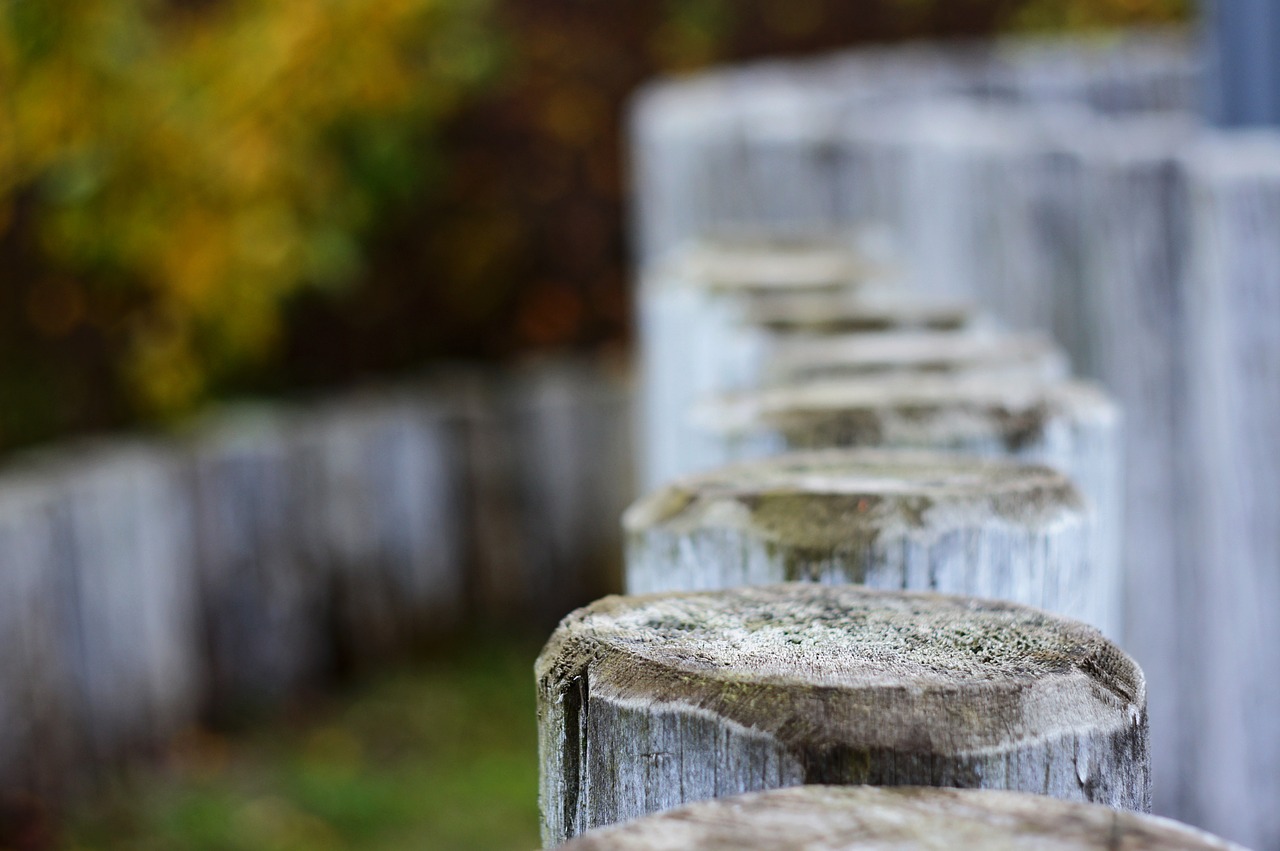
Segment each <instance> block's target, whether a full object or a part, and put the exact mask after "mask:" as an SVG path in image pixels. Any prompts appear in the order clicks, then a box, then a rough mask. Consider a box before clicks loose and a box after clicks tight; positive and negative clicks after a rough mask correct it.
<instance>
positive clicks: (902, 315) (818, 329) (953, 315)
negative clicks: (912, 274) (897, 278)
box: [741, 283, 991, 338]
mask: <svg viewBox="0 0 1280 851" xmlns="http://www.w3.org/2000/svg"><path fill="white" fill-rule="evenodd" d="M741 321H742V324H743V325H745V326H747V327H749V328H758V329H760V330H761V331H763V332H766V333H769V334H777V335H787V334H806V335H815V336H820V337H824V338H825V337H826V336H837V335H846V334H853V333H859V334H862V333H876V332H886V333H887V332H892V331H904V332H905V331H910V332H920V331H966V330H976V329H988V328H989V326H990V325H991V323H990V320H989V317H986V316H982V315H979V313H978V311H977V308H976V307H975V306H974V305H973V304H971V303H968V302H963V301H956V300H947V299H937V298H930V297H929V296H927V295H924V294H921V293H918V292H914V291H907V290H905V289H902V288H900V287H897V286H894V285H893V284H892V283H886V284H885V285H883V286H865V287H859V288H857V289H842V290H838V291H834V292H828V291H814V290H810V291H806V292H769V291H759V290H758V291H756V292H753V293H752V295H751V298H750V299H749V300H748V301H746V303H744V304H743V306H742V320H741Z"/></svg>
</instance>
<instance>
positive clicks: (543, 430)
mask: <svg viewBox="0 0 1280 851" xmlns="http://www.w3.org/2000/svg"><path fill="white" fill-rule="evenodd" d="M631 419H632V416H631V410H630V387H629V384H628V379H627V378H626V377H625V374H623V373H622V372H621V371H620V370H610V369H609V368H607V367H588V366H587V365H585V364H573V363H565V362H560V363H545V364H541V365H537V366H530V367H528V368H526V369H523V370H521V371H517V372H513V373H509V374H505V375H504V374H501V373H499V372H497V371H496V370H490V371H484V372H481V371H479V370H474V371H472V370H466V369H463V368H459V369H456V370H455V369H449V370H441V371H439V372H438V373H437V374H433V375H431V376H428V377H424V378H423V379H422V380H421V381H407V382H403V383H400V384H397V385H392V386H387V387H383V388H379V389H369V390H367V391H362V392H357V393H352V394H349V395H347V396H344V397H341V398H335V399H329V400H327V401H319V402H315V403H312V404H296V405H288V404H284V403H278V404H277V403H273V404H269V405H268V404H263V405H256V406H255V405H240V406H233V407H231V408H228V409H227V410H225V411H223V412H221V413H217V414H211V415H209V416H208V417H206V418H205V419H204V420H202V421H200V422H196V423H192V424H189V425H188V426H187V427H185V428H184V429H182V430H181V431H180V432H179V433H176V434H169V435H165V436H155V437H151V438H143V437H137V438H102V439H99V440H96V441H93V442H86V443H85V444H83V445H80V446H68V445H65V444H64V445H60V446H57V447H52V448H49V449H45V450H39V451H33V452H30V453H28V454H26V455H25V456H21V457H17V458H13V459H10V460H9V461H8V463H7V464H6V466H5V468H4V470H3V472H0V799H4V800H9V799H10V798H11V796H13V795H15V794H27V795H30V794H35V795H37V796H39V797H41V798H56V797H57V796H59V795H63V794H65V793H67V792H68V791H71V790H73V789H75V788H77V787H79V786H81V785H83V783H84V782H85V781H86V780H91V779H93V778H94V777H95V776H97V775H98V774H99V771H100V770H101V769H103V768H109V767H112V766H115V765H117V764H119V763H120V762H121V761H122V760H125V759H127V758H130V757H133V756H136V755H138V754H139V753H147V752H155V751H157V750H159V749H162V748H163V747H164V746H165V745H166V743H168V742H170V741H171V740H172V738H173V737H174V736H175V735H176V734H178V733H179V732H181V731H184V730H186V729H187V728H189V727H192V726H193V725H195V724H197V723H198V722H200V721H202V720H205V719H207V718H208V717H210V716H211V715H215V716H216V715H224V716H225V715H226V714H227V713H236V712H239V711H243V710H245V709H250V708H252V707H254V706H262V705H266V704H269V703H272V702H275V701H279V700H287V699H290V698H294V697H297V696H299V695H301V694H306V693H308V692H309V691H310V690H311V689H314V688H315V687H316V686H318V685H322V684H323V683H324V681H325V678H326V677H329V676H332V675H333V674H334V673H339V672H341V671H343V670H348V671H349V670H352V669H357V670H358V669H360V668H362V667H364V666H365V665H367V664H369V663H371V662H375V661H378V660H383V659H386V658H388V657H390V656H392V655H395V654H400V653H404V652H406V651H408V650H410V649H412V648H413V647H414V646H415V645H416V644H417V643H419V642H422V641H431V640H434V639H435V638H436V637H437V636H441V635H444V634H446V633H448V632H450V631H454V630H457V629H458V628H460V627H463V626H469V625H474V624H475V623H476V622H477V621H479V622H487V623H490V624H505V625H508V626H510V625H513V624H515V625H519V624H523V625H526V626H528V625H542V626H543V627H544V628H545V627H546V626H548V625H550V624H553V623H555V621H556V620H557V619H558V618H559V617H561V616H562V615H563V613H564V612H565V611H567V610H569V609H570V608H572V607H573V606H575V605H581V604H582V603H584V602H587V601H589V600H591V599H593V598H595V597H597V596H599V595H600V594H602V593H604V592H605V591H607V590H608V589H610V588H612V587H615V583H616V579H612V578H611V577H610V575H609V572H608V571H607V570H602V569H601V565H602V564H608V563H614V564H615V568H614V573H616V561H617V556H616V555H615V554H616V553H617V552H618V551H619V550H620V543H619V535H618V532H617V526H616V523H615V522H614V521H613V518H614V517H615V516H616V514H617V513H618V512H619V511H621V510H622V508H623V507H625V505H626V503H627V501H628V500H629V499H630V498H631V484H630V477H629V465H628V452H629V447H630V444H631V440H630V431H631Z"/></svg>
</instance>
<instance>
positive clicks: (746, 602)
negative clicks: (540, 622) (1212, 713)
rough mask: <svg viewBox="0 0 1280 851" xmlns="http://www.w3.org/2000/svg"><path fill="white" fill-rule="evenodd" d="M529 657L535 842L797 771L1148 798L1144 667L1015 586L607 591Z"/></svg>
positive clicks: (852, 780) (838, 780)
mask: <svg viewBox="0 0 1280 851" xmlns="http://www.w3.org/2000/svg"><path fill="white" fill-rule="evenodd" d="M535 671H536V675H537V682H538V718H539V750H540V755H541V757H540V758H541V762H542V779H541V804H542V817H543V841H544V843H546V844H547V845H548V846H551V845H554V844H556V843H558V842H562V841H564V840H565V839H567V838H570V837H572V836H575V835H577V834H579V833H581V832H583V831H585V830H589V829H591V828H594V827H599V826H602V825H606V824H612V823H615V822H619V821H625V820H627V819H630V818H635V817H637V816H641V815H646V814H648V813H653V812H657V811H660V810H664V809H669V808H671V807H674V806H677V805H679V804H682V803H686V802H690V801H695V800H700V799H705V798H712V797H721V796H725V795H734V794H739V793H742V792H747V791H755V790H760V789H767V788H774V787H782V786H794V785H800V784H802V783H829V784H840V785H843V784H862V783H869V784H872V785H930V786H961V787H979V788H996V789H1014V790H1022V791H1032V792H1037V793H1042V794H1047V795H1051V796H1055V797H1061V798H1065V799H1068V800H1080V801H1093V802H1099V803H1105V804H1108V805H1110V806H1116V807H1121V808H1126V809H1138V810H1145V809H1147V808H1149V805H1150V788H1149V777H1148V774H1149V767H1148V764H1147V759H1148V757H1147V744H1146V742H1147V730H1146V708H1145V705H1146V691H1145V685H1144V683H1143V678H1142V672H1141V670H1140V669H1139V668H1138V667H1137V665H1136V664H1135V663H1134V662H1133V661H1132V660H1131V659H1129V658H1128V657H1127V656H1125V655H1124V654H1123V653H1122V652H1121V651H1120V650H1119V649H1118V648H1116V647H1115V645H1113V644H1112V643H1111V642H1109V641H1108V640H1107V639H1105V638H1104V637H1103V636H1102V634H1101V633H1099V632H1097V631H1096V630H1094V629H1092V628H1090V627H1088V626H1085V625H1084V624H1080V623H1079V622H1076V621H1071V620H1068V619H1065V618H1060V617H1057V616H1054V615H1050V614H1048V613H1046V612H1043V611H1040V610H1037V609H1032V608H1029V607H1024V606H1019V605H1016V604H1013V603H1007V602H995V601H980V600H976V599H972V598H965V597H946V596H939V595H934V594H917V593H909V592H885V591H875V590H870V589H866V588H860V587H857V586H824V585H811V584H804V583H792V584H787V585H772V586H762V587H756V588H740V589H734V590H726V591H714V592H690V593H683V594H659V595H650V596H644V597H609V598H605V599H603V600H600V601H598V602H596V603H594V604H593V605H591V606H589V607H587V608H585V609H581V610H579V611H577V612H575V613H574V614H572V615H570V616H569V617H568V618H566V619H565V620H564V621H563V622H562V623H561V625H560V627H559V628H558V629H557V630H556V632H555V633H554V634H553V635H552V637H551V640H550V641H549V642H548V644H547V646H546V648H544V650H543V652H542V655H541V656H540V657H539V659H538V662H537V664H536V666H535Z"/></svg>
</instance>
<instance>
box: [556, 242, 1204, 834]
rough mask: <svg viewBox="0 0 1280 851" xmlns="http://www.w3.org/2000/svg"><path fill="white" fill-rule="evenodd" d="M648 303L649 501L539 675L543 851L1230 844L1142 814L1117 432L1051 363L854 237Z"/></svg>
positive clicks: (672, 275)
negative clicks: (900, 273) (1124, 645)
mask: <svg viewBox="0 0 1280 851" xmlns="http://www.w3.org/2000/svg"><path fill="white" fill-rule="evenodd" d="M639 302H640V305H639V307H640V328H641V349H642V371H641V399H640V402H641V406H642V408H643V410H644V415H645V428H644V434H645V435H646V437H648V438H650V440H649V441H648V443H647V454H646V456H645V459H644V462H643V463H642V465H641V466H642V474H643V475H644V477H645V480H646V481H647V482H648V483H649V485H650V486H651V487H652V490H651V492H650V493H649V494H648V495H646V496H644V497H643V498H641V499H640V500H639V501H637V502H635V503H634V504H633V505H632V506H631V507H630V508H629V509H628V510H627V512H626V513H625V514H624V516H623V526H624V530H625V534H626V559H625V565H624V573H625V582H626V588H627V592H628V594H627V595H626V596H613V597H607V598H604V599H602V600H599V601H597V602H596V603H594V604H592V605H590V606H587V607H585V608H583V609H580V610H578V611H576V612H574V613H573V614H571V615H569V616H568V617H567V618H565V619H564V620H563V621H562V622H561V624H560V626H559V627H558V628H557V630H556V631H555V632H554V634H553V635H552V637H551V639H550V641H549V642H548V644H547V645H546V647H545V648H544V650H543V652H542V655H541V656H540V657H539V660H538V662H537V666H536V674H537V689H538V721H539V733H540V735H539V744H540V758H541V807H542V826H543V839H544V842H545V844H546V845H547V846H548V847H550V846H555V845H559V844H561V843H563V842H566V841H569V840H573V841H570V842H569V844H568V846H566V847H574V848H584V849H585V848H635V849H657V848H677V847H679V848H698V847H702V848H729V847H742V848H773V849H787V848H796V849H799V848H806V849H820V848H831V849H836V848H840V849H847V848H857V847H883V845H882V844H881V843H883V842H884V841H886V840H887V839H890V838H892V839H894V840H895V841H897V842H899V843H902V844H898V845H894V847H904V848H906V847H921V848H923V847H944V846H945V847H972V848H985V847H1006V845H1008V844H1009V843H1016V842H1021V843H1025V847H1033V846H1035V842H1036V841H1041V842H1049V843H1050V844H1052V846H1053V847H1063V848H1068V847H1069V848H1114V847H1119V846H1121V845H1124V846H1125V847H1130V843H1132V844H1133V845H1132V847H1165V848H1172V847H1177V848H1211V847H1218V848H1222V847H1229V846H1228V845H1227V844H1226V843H1224V842H1222V841H1220V840H1217V839H1215V838H1213V837H1211V836H1209V835H1207V834H1202V833H1199V832H1198V831H1195V830H1193V829H1191V828H1187V827H1184V826H1181V825H1178V824H1176V823H1174V822H1166V821H1164V820H1160V819H1154V818H1152V817H1149V816H1144V815H1139V814H1142V813H1147V812H1149V810H1150V808H1151V768H1150V752H1149V741H1148V719H1147V689H1146V680H1145V678H1144V675H1143V672H1142V670H1141V669H1140V668H1139V666H1138V664H1137V663H1136V662H1134V661H1133V659H1132V658H1130V657H1129V656H1128V655H1126V654H1125V653H1124V652H1123V651H1122V650H1121V649H1120V647H1119V645H1118V644H1117V642H1118V641H1119V640H1120V638H1121V635H1122V632H1123V629H1124V622H1123V617H1122V609H1121V605H1120V599H1121V594H1122V589H1123V584H1124V576H1123V570H1124V566H1123V564H1122V562H1121V560H1120V558H1119V542H1120V534H1119V523H1120V511H1119V509H1120V504H1119V499H1118V488H1119V473H1120V464H1121V459H1120V456H1119V453H1120V433H1119V432H1120V418H1119V415H1118V412H1117V410H1116V408H1115V406H1114V405H1113V403H1112V402H1111V400H1110V399H1109V398H1108V396H1107V395H1106V394H1105V393H1104V392H1103V391H1102V390H1100V389H1099V388H1098V387H1096V386H1094V385H1092V384H1089V383H1087V382H1082V381H1079V380H1075V379H1072V378H1070V377H1069V376H1068V375H1067V374H1066V372H1067V370H1066V359H1065V356H1064V354H1063V353H1062V351H1061V350H1060V349H1058V348H1057V347H1056V346H1055V345H1054V344H1053V343H1052V342H1050V341H1049V340H1048V339H1046V338H1044V337H1042V336H1037V335H1031V334H1025V333H1014V332H1010V331H1007V330H1004V329H1002V328H1000V327H999V325H998V324H997V323H996V322H995V321H994V320H993V319H991V318H990V317H987V316H983V315H981V314H980V313H979V312H977V311H976V310H975V309H973V308H972V307H969V306H967V305H964V304H958V303H954V302H941V301H939V300H937V299H934V298H930V297H928V296H924V295H921V294H918V293H913V292H912V291H911V290H910V289H908V288H905V287H904V286H902V285H901V283H900V282H894V281H891V280H888V273H886V272H885V271H884V270H883V269H880V268H877V267H876V266H875V264H874V263H873V262H871V261H869V260H868V259H867V257H866V256H865V254H864V253H862V252H860V251H859V250H858V249H857V238H856V237H855V236H853V235H848V236H847V237H841V236H837V235H817V234H813V235H809V236H808V237H801V236H797V235H795V234H790V235H788V236H787V237H785V238H777V237H772V238H771V237H767V236H745V235H737V236H735V237H732V238H722V239H720V240H708V241H702V242H700V243H698V244H696V245H694V246H692V247H689V248H688V249H686V250H683V251H680V252H677V254H676V255H675V256H674V257H673V258H670V259H669V262H667V263H664V264H662V265H660V266H658V267H656V268H655V269H652V270H650V272H649V273H648V274H647V275H645V276H644V279H643V280H642V282H641V288H640V292H639ZM845 786H848V787H861V788H855V789H844V790H842V789H837V788H832V787H845ZM903 786H906V787H913V788H912V789H911V790H910V791H906V792H904V791H902V790H898V791H893V792H890V791H876V790H872V789H870V788H866V787H903ZM790 787H801V788H799V789H793V788H790ZM918 787H927V788H918ZM938 787H950V788H938ZM957 789H964V790H966V791H964V792H960V791H956V790H957ZM770 790H784V791H770ZM1010 793H1022V794H1020V795H1011V794H1010ZM743 795H745V796H746V797H735V796H743ZM1028 795H1041V796H1047V797H1048V798H1051V799H1054V800H1053V801H1052V802H1047V801H1035V800H1034V799H1029V798H1028ZM712 799H727V800H723V801H719V800H712ZM699 802H702V803H699ZM685 805H688V806H687V807H686V806H685ZM681 807H684V808H683V809H676V810H675V812H674V813H670V814H665V815H664V814H663V813H664V812H665V811H668V810H672V809H673V808H681ZM728 813H732V815H731V816H728V815H726V814H728ZM622 822H627V824H626V825H623V826H615V827H612V828H611V827H610V826H611V825H618V824H619V823H622ZM575 837H580V838H578V839H575ZM1036 837H1038V838H1039V839H1038V840H1037V839H1036ZM1143 843H1145V844H1143ZM1036 847H1038V846H1036Z"/></svg>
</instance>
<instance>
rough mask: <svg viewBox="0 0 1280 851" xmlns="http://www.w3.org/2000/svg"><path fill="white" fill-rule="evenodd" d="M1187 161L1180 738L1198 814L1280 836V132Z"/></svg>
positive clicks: (1237, 138) (1237, 830) (1231, 141)
mask: <svg viewBox="0 0 1280 851" xmlns="http://www.w3.org/2000/svg"><path fill="white" fill-rule="evenodd" d="M1186 167H1187V169H1188V172H1189V173H1188V182H1189V183H1190V188H1191V193H1190V195H1191V198H1192V199H1193V201H1194V207H1193V209H1192V216H1193V218H1192V223H1193V225H1194V229H1193V231H1192V232H1193V233H1194V234H1195V235H1196V238H1195V241H1194V248H1193V251H1192V256H1191V267H1192V269H1193V270H1194V276H1193V277H1192V279H1191V280H1190V281H1189V282H1188V296H1189V301H1188V305H1187V307H1188V311H1187V312H1188V315H1189V317H1190V318H1191V319H1192V320H1193V321H1192V322H1189V323H1188V324H1187V325H1186V329H1187V334H1188V336H1189V338H1190V345H1189V346H1188V349H1189V351H1188V352H1187V364H1188V368H1189V378H1190V385H1191V388H1192V392H1191V400H1192V403H1193V405H1192V411H1193V413H1194V414H1195V416H1196V418H1197V425H1199V426H1200V427H1199V428H1198V429H1196V433H1195V434H1194V435H1193V436H1192V443H1191V449H1190V450H1189V451H1188V452H1186V454H1185V455H1182V456H1179V457H1178V459H1177V460H1178V461H1179V462H1180V464H1181V466H1180V467H1179V470H1180V472H1181V473H1182V474H1183V480H1184V481H1185V482H1186V483H1187V485H1186V493H1181V494H1179V495H1180V496H1181V497H1182V500H1181V502H1179V503H1178V506H1179V507H1180V508H1182V509H1183V517H1184V520H1183V522H1192V521H1195V522H1196V523H1197V524H1199V525H1198V527H1197V528H1198V529H1199V530H1200V531H1201V533H1202V539H1201V540H1200V545H1201V549H1200V550H1198V551H1197V553H1196V554H1197V555H1199V556H1200V559H1199V561H1198V562H1188V563H1187V564H1186V565H1185V566H1186V568H1187V569H1186V570H1185V571H1184V572H1183V573H1182V574H1181V576H1180V577H1179V580H1180V583H1181V584H1182V587H1183V593H1182V595H1181V596H1182V599H1183V601H1184V602H1183V610H1182V617H1183V620H1182V621H1181V625H1182V631H1183V635H1184V636H1185V637H1186V638H1187V639H1188V640H1187V641H1185V644H1184V647H1185V648H1186V649H1185V650H1184V651H1182V652H1181V653H1180V655H1179V656H1178V657H1177V658H1178V661H1179V663H1180V666H1179V667H1178V668H1177V669H1176V670H1177V672H1178V674H1179V678H1180V680H1181V685H1182V686H1183V688H1182V689H1181V692H1180V695H1179V697H1180V703H1179V704H1178V708H1179V710H1180V711H1181V712H1183V713H1184V716H1183V717H1184V718H1185V717H1186V715H1185V713H1186V711H1187V708H1188V706H1192V707H1198V711H1195V712H1194V714H1193V715H1191V721H1190V722H1189V723H1188V728H1191V729H1188V731H1187V732H1186V734H1185V735H1184V736H1183V737H1182V738H1181V739H1180V740H1178V744H1179V745H1180V748H1179V751H1180V752H1183V753H1186V755H1187V761H1186V765H1187V766H1188V767H1186V768H1185V769H1184V771H1185V773H1186V775H1187V785H1189V786H1191V788H1192V790H1193V791H1194V798H1193V800H1194V801H1195V803H1196V804H1197V805H1198V806H1199V808H1200V809H1199V811H1198V812H1197V813H1196V816H1197V819H1198V820H1200V821H1201V823H1203V824H1205V825H1206V826H1208V827H1211V828H1212V829H1214V830H1215V831H1217V832H1219V833H1222V834H1224V835H1226V836H1230V837H1231V838H1233V839H1236V840H1237V841H1240V842H1243V843H1246V844H1248V845H1250V846H1252V847H1256V848H1280V811H1277V807H1276V804H1275V802H1276V801H1280V617H1278V616H1277V612H1278V611H1280V493H1278V492H1277V490H1278V489H1277V484H1276V483H1277V481H1280V457H1277V452H1276V435H1277V433H1278V431H1280V339H1278V338H1277V334H1276V326H1275V321H1276V317H1277V315H1278V313H1280V243H1278V242H1277V239H1276V234H1277V232H1280V139H1277V137H1276V135H1275V134H1262V135H1249V134H1239V135H1236V134H1219V135H1215V136H1212V137H1210V138H1208V139H1205V140H1203V142H1202V144H1201V145H1200V146H1198V147H1196V148H1194V149H1191V150H1190V151H1188V153H1187V158H1186ZM1179 342H1181V340H1180V341H1179ZM1187 509H1190V510H1189V511H1188V510H1187ZM1186 625H1190V629H1187V628H1186ZM1166 652H1169V651H1167V650H1166ZM1188 656H1189V657H1190V658H1189V659H1188ZM1188 662H1189V663H1190V664H1188ZM1192 725H1194V727H1193V728H1192Z"/></svg>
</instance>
